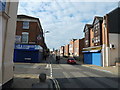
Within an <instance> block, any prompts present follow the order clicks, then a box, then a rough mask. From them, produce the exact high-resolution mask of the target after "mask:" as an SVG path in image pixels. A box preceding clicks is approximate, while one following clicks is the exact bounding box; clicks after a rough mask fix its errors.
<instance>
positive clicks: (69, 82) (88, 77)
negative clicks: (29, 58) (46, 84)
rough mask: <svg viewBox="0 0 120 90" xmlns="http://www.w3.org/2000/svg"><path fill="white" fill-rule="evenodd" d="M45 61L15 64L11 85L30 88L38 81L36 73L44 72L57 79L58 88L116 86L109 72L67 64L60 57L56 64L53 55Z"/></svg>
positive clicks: (114, 76) (116, 81)
mask: <svg viewBox="0 0 120 90" xmlns="http://www.w3.org/2000/svg"><path fill="white" fill-rule="evenodd" d="M46 62H47V63H39V64H37V63H36V64H33V63H32V64H15V71H14V77H15V79H14V84H13V87H14V88H31V85H32V84H33V83H36V82H38V81H39V80H38V75H39V74H40V73H46V75H47V76H48V77H53V78H55V79H56V80H57V81H58V85H59V87H60V89H63V88H64V89H68V88H118V77H117V76H116V75H113V74H111V73H108V72H103V71H98V70H95V69H91V68H89V67H84V66H82V65H80V64H67V63H66V61H65V60H64V59H62V58H61V60H60V64H56V61H55V59H54V58H53V57H49V58H47V61H46ZM22 82H25V83H26V84H24V83H22ZM19 83H21V85H19Z"/></svg>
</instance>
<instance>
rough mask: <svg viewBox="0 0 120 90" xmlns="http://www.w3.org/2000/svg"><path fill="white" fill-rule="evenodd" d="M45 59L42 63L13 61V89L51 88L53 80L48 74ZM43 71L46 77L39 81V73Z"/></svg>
mask: <svg viewBox="0 0 120 90" xmlns="http://www.w3.org/2000/svg"><path fill="white" fill-rule="evenodd" d="M46 65H47V61H44V62H42V63H14V79H13V84H12V88H13V89H19V88H22V89H23V90H24V89H34V88H39V89H44V88H45V89H50V90H51V89H53V88H55V87H54V81H53V78H51V77H50V75H49V68H48V69H47V68H46ZM40 73H45V74H46V76H47V79H46V81H45V82H40V80H39V74H40Z"/></svg>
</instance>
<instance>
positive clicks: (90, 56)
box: [83, 7, 120, 67]
mask: <svg viewBox="0 0 120 90" xmlns="http://www.w3.org/2000/svg"><path fill="white" fill-rule="evenodd" d="M119 13H120V9H119V7H118V8H116V9H114V10H113V11H111V12H110V13H108V14H106V15H105V16H104V17H98V16H96V17H95V18H94V20H93V23H92V26H91V27H87V25H85V29H84V32H85V48H84V49H83V53H84V62H85V63H86V64H94V65H98V66H103V67H104V66H110V65H115V62H116V61H119V56H118V51H119V42H118V37H119V35H120V33H119V29H120V27H119V26H120V23H119V22H120V21H119V18H120V15H119ZM113 17H114V18H113ZM88 28H89V31H87V29H88ZM86 32H88V33H89V35H87V34H86ZM88 37H89V38H88ZM87 40H88V41H87Z"/></svg>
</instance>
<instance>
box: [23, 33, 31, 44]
mask: <svg viewBox="0 0 120 90" xmlns="http://www.w3.org/2000/svg"><path fill="white" fill-rule="evenodd" d="M23 35H27V37H26V41H25V40H23V39H24V38H25V37H24V38H23ZM28 41H29V33H28V32H22V37H21V42H22V43H28Z"/></svg>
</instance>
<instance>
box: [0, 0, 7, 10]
mask: <svg viewBox="0 0 120 90" xmlns="http://www.w3.org/2000/svg"><path fill="white" fill-rule="evenodd" d="M5 6H6V0H2V1H0V12H1V11H5Z"/></svg>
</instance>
